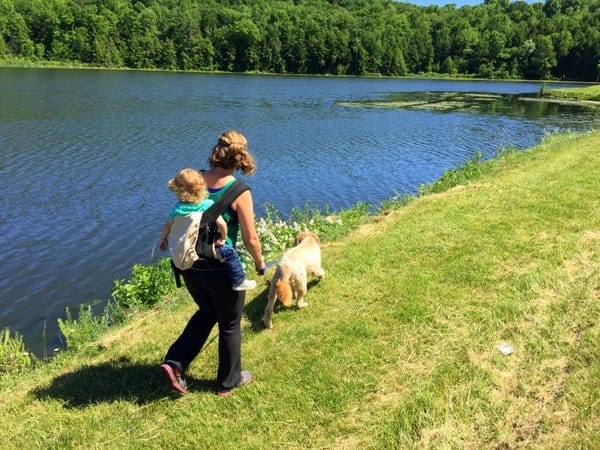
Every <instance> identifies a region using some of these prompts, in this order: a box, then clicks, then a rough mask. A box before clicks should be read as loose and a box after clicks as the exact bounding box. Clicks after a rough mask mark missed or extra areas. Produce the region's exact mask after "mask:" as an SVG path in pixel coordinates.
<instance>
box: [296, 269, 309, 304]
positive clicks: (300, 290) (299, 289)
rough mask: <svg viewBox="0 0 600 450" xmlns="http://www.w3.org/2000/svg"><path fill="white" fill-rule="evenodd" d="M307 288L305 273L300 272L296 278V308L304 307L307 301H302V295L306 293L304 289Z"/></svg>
mask: <svg viewBox="0 0 600 450" xmlns="http://www.w3.org/2000/svg"><path fill="white" fill-rule="evenodd" d="M307 290H308V279H307V276H306V274H304V273H303V274H301V275H299V276H298V279H297V280H296V298H297V299H298V301H297V303H296V306H298V308H306V307H307V306H308V303H306V302H305V301H304V296H305V295H306V291H307Z"/></svg>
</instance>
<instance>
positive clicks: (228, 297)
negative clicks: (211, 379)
mask: <svg viewBox="0 0 600 450" xmlns="http://www.w3.org/2000/svg"><path fill="white" fill-rule="evenodd" d="M245 298H246V294H245V292H244V291H234V290H232V289H231V287H229V288H228V289H226V290H223V291H222V296H221V297H220V298H217V299H215V300H216V302H217V304H216V305H215V308H216V309H217V316H218V323H219V368H218V371H217V390H219V391H227V390H231V389H233V388H234V387H235V386H237V385H238V384H239V382H240V378H241V370H242V354H241V347H242V329H241V321H242V312H243V309H244V300H245Z"/></svg>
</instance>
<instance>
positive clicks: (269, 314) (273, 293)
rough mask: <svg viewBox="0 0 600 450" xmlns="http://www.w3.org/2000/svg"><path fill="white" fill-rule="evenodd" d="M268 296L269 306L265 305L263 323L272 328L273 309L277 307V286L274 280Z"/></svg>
mask: <svg viewBox="0 0 600 450" xmlns="http://www.w3.org/2000/svg"><path fill="white" fill-rule="evenodd" d="M267 298H268V300H267V306H266V307H265V315H264V316H263V325H264V326H265V328H269V329H270V328H273V309H274V308H275V301H276V300H277V287H276V286H275V283H274V282H271V286H270V287H269V295H268V297H267Z"/></svg>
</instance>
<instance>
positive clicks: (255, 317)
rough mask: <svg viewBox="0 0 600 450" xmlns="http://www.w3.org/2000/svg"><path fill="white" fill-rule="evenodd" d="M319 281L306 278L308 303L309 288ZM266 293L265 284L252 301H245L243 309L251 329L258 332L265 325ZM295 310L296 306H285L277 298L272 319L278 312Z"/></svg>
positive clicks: (284, 312) (308, 299)
mask: <svg viewBox="0 0 600 450" xmlns="http://www.w3.org/2000/svg"><path fill="white" fill-rule="evenodd" d="M320 281H321V280H320V279H318V278H314V279H311V280H308V283H307V285H306V287H307V294H306V297H305V299H306V300H307V302H308V303H310V290H311V288H312V287H313V286H315V285H316V284H318V283H319V282H320ZM268 295H269V287H268V286H267V287H266V288H265V289H263V291H262V292H261V293H260V294H258V295H256V296H255V297H254V299H253V300H252V301H250V302H248V303H246V306H245V309H244V311H245V313H246V317H247V318H248V321H249V322H250V323H251V325H252V331H255V332H260V331H263V330H265V326H264V324H263V316H264V313H265V307H266V306H267V301H268V299H267V297H268ZM309 308H310V306H309ZM296 310H297V308H296V307H295V306H292V307H285V306H283V305H282V304H281V302H280V301H279V300H277V301H276V302H275V307H274V308H273V321H275V318H276V317H277V315H278V314H282V313H283V314H287V313H293V312H294V311H296Z"/></svg>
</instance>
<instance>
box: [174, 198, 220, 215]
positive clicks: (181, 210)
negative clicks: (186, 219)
mask: <svg viewBox="0 0 600 450" xmlns="http://www.w3.org/2000/svg"><path fill="white" fill-rule="evenodd" d="M214 203H215V202H214V201H213V200H210V199H208V198H207V199H204V200H202V201H200V202H198V203H187V202H176V203H175V205H173V209H171V212H169V219H173V218H174V217H175V216H185V215H187V214H190V213H193V212H196V211H206V210H207V209H208V208H210V207H211V206H212V205H213V204H214Z"/></svg>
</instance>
